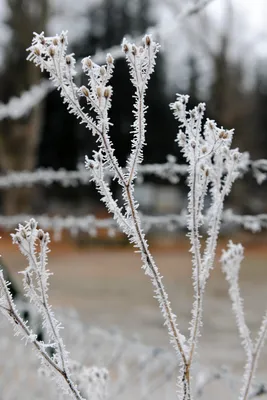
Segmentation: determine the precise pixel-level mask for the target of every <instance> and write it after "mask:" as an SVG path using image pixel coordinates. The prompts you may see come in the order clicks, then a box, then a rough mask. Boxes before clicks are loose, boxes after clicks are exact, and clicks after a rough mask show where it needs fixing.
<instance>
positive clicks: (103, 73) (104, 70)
mask: <svg viewBox="0 0 267 400" xmlns="http://www.w3.org/2000/svg"><path fill="white" fill-rule="evenodd" d="M99 72H100V75H101V76H105V75H106V68H105V67H104V65H102V67H100V70H99Z"/></svg>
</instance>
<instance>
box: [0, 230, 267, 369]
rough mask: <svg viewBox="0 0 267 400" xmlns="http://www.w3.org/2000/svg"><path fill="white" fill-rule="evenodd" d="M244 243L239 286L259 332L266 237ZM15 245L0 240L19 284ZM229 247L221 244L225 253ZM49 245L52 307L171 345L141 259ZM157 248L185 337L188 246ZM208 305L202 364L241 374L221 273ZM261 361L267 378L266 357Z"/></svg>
mask: <svg viewBox="0 0 267 400" xmlns="http://www.w3.org/2000/svg"><path fill="white" fill-rule="evenodd" d="M242 239H243V242H244V241H245V242H246V248H247V251H246V259H245V261H244V263H243V267H242V273H241V288H242V294H243V296H244V298H245V308H246V311H247V313H246V314H247V319H248V323H249V326H250V327H251V329H252V331H253V333H254V332H256V330H257V328H258V326H259V322H260V318H261V315H262V314H263V312H264V309H265V307H266V303H267V302H266V283H267V268H266V254H267V252H266V250H267V249H266V247H265V244H264V241H263V239H262V240H260V241H258V242H257V243H255V242H251V239H249V237H247V236H244V237H242ZM10 243H11V241H10V239H9V238H8V236H7V235H5V237H4V238H3V239H2V241H1V242H0V244H1V254H2V256H3V258H4V261H5V263H6V264H7V266H8V268H9V270H10V271H11V272H12V273H13V276H14V277H16V280H17V281H18V282H19V281H20V277H19V275H18V274H16V272H17V271H19V270H21V269H23V268H24V267H25V265H26V264H25V259H24V257H23V256H22V255H20V254H19V252H18V250H17V248H16V247H15V246H14V245H11V244H10ZM265 243H267V241H266V242H265ZM224 245H225V243H223V242H222V243H220V247H222V246H224ZM50 247H51V250H52V251H51V254H50V255H49V268H50V270H51V271H53V272H54V276H53V277H51V290H50V301H51V303H52V304H53V305H55V306H63V307H74V308H76V309H77V310H78V311H79V312H80V313H81V315H82V317H83V318H84V319H86V320H88V321H90V322H92V323H93V324H98V325H100V326H104V327H109V326H111V325H117V326H119V327H120V329H122V330H123V331H124V332H125V334H126V335H128V334H132V333H133V332H137V333H139V334H141V337H142V338H143V340H144V341H145V342H147V343H149V344H153V345H163V346H168V339H167V338H166V332H165V328H164V327H163V326H162V319H161V315H160V313H159V310H158V307H157V304H156V301H155V299H153V295H152V289H151V284H150V282H149V279H148V277H146V276H144V274H143V272H142V270H141V269H140V267H141V262H140V258H139V255H138V254H134V253H133V251H132V249H131V248H124V249H122V248H111V247H108V246H105V247H102V248H101V247H98V248H79V247H78V246H76V245H75V244H73V243H71V242H69V241H67V242H66V241H65V242H60V243H54V242H53V243H51V246H50ZM153 247H154V248H152V252H153V254H154V257H155V260H156V262H157V264H158V266H159V267H160V270H161V272H162V274H163V275H164V277H165V285H166V289H167V291H168V293H169V295H170V299H171V301H172V305H173V309H174V311H175V312H176V313H177V315H178V321H179V325H180V326H181V329H182V330H183V331H184V332H185V333H186V332H187V326H188V321H189V318H190V309H191V304H192V285H191V267H190V265H191V264H190V258H189V255H188V252H187V249H188V244H187V242H185V241H182V242H180V243H179V245H178V246H177V248H178V249H175V248H174V247H173V246H171V247H167V248H166V247H165V248H162V247H161V248H160V247H159V246H156V245H155V246H153ZM220 253H221V251H220V250H219V254H220ZM204 306H205V314H204V315H205V318H204V331H203V338H202V339H201V346H200V355H201V358H202V359H203V361H204V362H205V363H210V362H212V363H213V364H219V365H221V364H228V365H229V364H233V365H234V366H235V367H237V368H238V369H239V368H241V365H242V363H243V360H244V357H243V350H242V349H241V347H240V344H239V339H238V336H237V330H236V326H235V322H234V318H233V316H232V312H231V304H230V301H229V299H228V295H227V285H226V282H225V280H224V278H223V276H222V274H221V271H220V269H219V268H216V269H215V270H214V271H213V273H212V276H211V279H210V282H209V284H208V288H207V292H206V296H205V304H204ZM262 360H263V363H262V367H264V365H263V364H265V368H264V369H263V370H264V371H265V372H266V364H267V363H266V361H267V351H265V352H264V354H263V357H262ZM264 360H265V362H264ZM263 370H262V371H263Z"/></svg>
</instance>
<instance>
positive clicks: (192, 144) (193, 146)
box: [190, 140, 196, 149]
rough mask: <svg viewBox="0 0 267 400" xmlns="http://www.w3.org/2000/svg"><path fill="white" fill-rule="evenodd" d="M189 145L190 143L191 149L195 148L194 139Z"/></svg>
mask: <svg viewBox="0 0 267 400" xmlns="http://www.w3.org/2000/svg"><path fill="white" fill-rule="evenodd" d="M190 145H191V147H192V149H195V148H196V142H195V140H191V142H190Z"/></svg>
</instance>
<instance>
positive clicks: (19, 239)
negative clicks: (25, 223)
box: [13, 234, 21, 244]
mask: <svg viewBox="0 0 267 400" xmlns="http://www.w3.org/2000/svg"><path fill="white" fill-rule="evenodd" d="M13 240H14V243H17V244H21V238H20V237H19V235H18V234H16V235H15V236H14V237H13Z"/></svg>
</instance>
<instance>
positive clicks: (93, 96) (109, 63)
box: [78, 54, 114, 114]
mask: <svg viewBox="0 0 267 400" xmlns="http://www.w3.org/2000/svg"><path fill="white" fill-rule="evenodd" d="M82 68H83V71H84V73H85V74H86V75H87V76H88V78H89V79H88V87H86V86H82V87H80V89H79V91H78V93H79V95H80V96H83V97H84V98H85V99H86V101H87V103H88V104H89V105H90V106H91V107H92V108H93V109H94V110H95V111H96V113H98V114H99V113H102V112H103V111H105V110H108V109H109V108H110V105H111V103H110V99H111V96H112V87H111V86H109V85H108V82H109V80H110V78H111V76H112V74H113V69H114V60H113V57H112V55H111V54H107V56H106V65H101V66H100V65H98V64H95V63H94V62H93V61H92V59H91V58H90V57H86V58H84V59H83V60H82Z"/></svg>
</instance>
